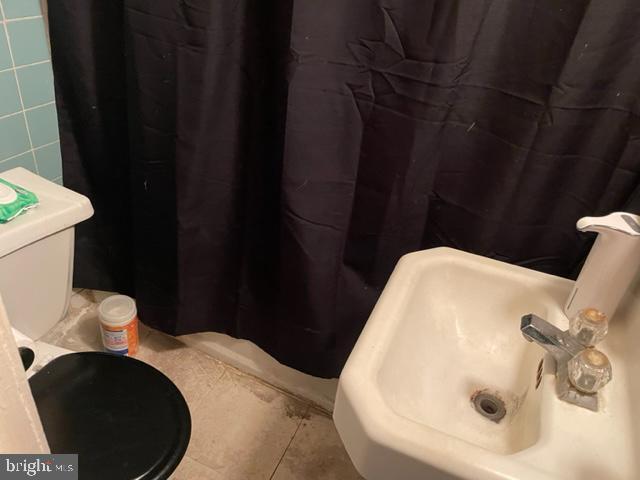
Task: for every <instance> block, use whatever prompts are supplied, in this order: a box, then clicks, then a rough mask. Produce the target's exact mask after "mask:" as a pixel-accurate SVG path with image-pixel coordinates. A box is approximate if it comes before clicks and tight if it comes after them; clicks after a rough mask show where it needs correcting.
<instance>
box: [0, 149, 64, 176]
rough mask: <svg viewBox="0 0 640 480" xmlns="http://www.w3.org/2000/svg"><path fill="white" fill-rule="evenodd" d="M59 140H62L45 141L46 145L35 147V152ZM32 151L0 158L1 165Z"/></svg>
mask: <svg viewBox="0 0 640 480" xmlns="http://www.w3.org/2000/svg"><path fill="white" fill-rule="evenodd" d="M59 142H60V140H54V141H53V142H49V143H45V144H44V145H40V146H39V147H35V148H34V149H33V151H34V152H35V151H36V150H40V149H42V148H45V147H50V146H51V145H55V144H56V143H59ZM30 152H31V150H25V151H24V152H20V153H16V154H15V155H11V156H10V157H7V158H3V159H2V160H0V165H2V164H3V163H4V162H8V161H9V160H13V159H14V158H18V157H19V156H21V155H24V154H25V153H30ZM58 178H62V175H60V177H58Z"/></svg>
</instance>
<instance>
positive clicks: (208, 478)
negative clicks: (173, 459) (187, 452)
mask: <svg viewBox="0 0 640 480" xmlns="http://www.w3.org/2000/svg"><path fill="white" fill-rule="evenodd" d="M169 480H224V479H223V478H222V477H221V476H220V475H218V474H217V473H216V472H215V471H214V470H212V469H210V468H209V467H207V466H205V465H202V464H201V463H199V462H196V461H195V460H192V459H191V458H189V457H184V458H183V459H182V461H181V462H180V465H178V468H177V469H176V470H175V471H174V472H173V474H172V475H171V476H170V477H169Z"/></svg>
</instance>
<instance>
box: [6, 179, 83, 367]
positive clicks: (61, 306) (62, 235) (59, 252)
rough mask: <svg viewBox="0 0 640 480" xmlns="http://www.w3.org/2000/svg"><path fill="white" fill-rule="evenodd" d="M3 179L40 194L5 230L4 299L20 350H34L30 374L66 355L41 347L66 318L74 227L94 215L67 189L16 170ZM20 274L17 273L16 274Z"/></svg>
mask: <svg viewBox="0 0 640 480" xmlns="http://www.w3.org/2000/svg"><path fill="white" fill-rule="evenodd" d="M0 178H3V179H4V180H7V181H9V182H11V183H14V184H16V185H19V186H21V187H24V188H26V189H27V190H30V191H32V192H33V193H35V194H36V195H37V197H38V199H39V200H40V204H39V205H38V206H37V207H36V208H33V209H31V210H29V211H28V212H26V213H25V214H23V215H20V216H18V217H16V218H15V219H13V220H11V221H10V222H8V223H5V224H0V295H2V300H3V302H4V305H5V308H6V310H7V314H8V316H9V320H10V321H11V324H12V326H13V328H14V336H15V337H16V342H17V344H18V346H26V347H29V348H31V349H32V350H34V352H35V355H36V358H35V361H34V364H33V366H32V367H31V368H30V369H29V370H28V371H27V374H28V375H30V374H32V373H34V372H35V371H36V370H37V369H38V368H39V367H41V366H42V365H44V364H45V363H47V362H48V361H50V360H51V359H53V358H55V357H56V356H59V355H61V354H64V353H67V351H66V350H64V349H60V348H58V347H55V346H53V345H46V344H43V343H42V342H36V341H37V340H38V339H39V338H40V337H42V336H43V335H44V334H45V333H47V332H48V331H49V330H51V328H53V326H54V325H55V324H56V323H57V322H59V321H60V320H62V318H63V317H64V316H65V314H66V312H67V307H68V305H69V299H70V297H71V286H72V283H71V282H72V279H73V246H74V226H75V225H76V224H77V223H80V222H82V221H83V220H86V219H88V218H89V217H91V216H92V215H93V207H92V206H91V202H90V201H89V199H88V198H87V197H85V196H84V195H80V194H78V193H76V192H73V191H71V190H69V189H67V188H64V187H62V186H60V185H57V184H55V183H53V182H50V181H48V180H45V179H44V178H42V177H40V176H38V175H36V174H34V173H31V172H30V171H29V170H26V169H24V168H14V169H11V170H7V171H5V172H2V173H0ZM16 272H18V273H16Z"/></svg>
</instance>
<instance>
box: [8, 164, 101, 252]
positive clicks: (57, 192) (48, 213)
mask: <svg viewBox="0 0 640 480" xmlns="http://www.w3.org/2000/svg"><path fill="white" fill-rule="evenodd" d="M0 178H2V179H4V180H7V181H8V182H11V183H14V184H16V185H19V186H21V187H24V188H26V189H27V190H31V191H32V192H33V193H35V194H36V195H37V196H38V199H39V200H40V204H39V205H38V206H37V207H36V208H32V209H31V210H29V211H27V212H26V213H24V214H23V215H20V216H18V217H16V218H14V219H13V220H11V221H10V222H8V223H5V224H0V258H1V257H4V256H5V255H8V254H10V253H12V252H14V251H16V250H18V249H19V248H22V247H24V246H25V245H29V244H30V243H33V242H35V241H37V240H40V239H42V238H44V237H47V236H49V235H52V234H54V233H57V232H59V231H61V230H64V229H66V228H69V227H72V226H74V225H75V224H76V223H80V222H82V221H83V220H86V219H87V218H89V217H91V215H93V207H92V206H91V202H90V201H89V199H88V198H87V197H85V196H84V195H80V194H79V193H76V192H74V191H72V190H69V189H68V188H65V187H63V186H61V185H58V184H56V183H53V182H50V181H49V180H46V179H44V178H42V177H40V176H38V175H36V174H35V173H32V172H30V171H29V170H27V169H26V168H22V167H18V168H12V169H11V170H7V171H5V172H2V173H0Z"/></svg>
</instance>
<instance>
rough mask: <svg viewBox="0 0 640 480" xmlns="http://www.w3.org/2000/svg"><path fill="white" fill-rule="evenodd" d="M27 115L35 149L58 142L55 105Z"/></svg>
mask: <svg viewBox="0 0 640 480" xmlns="http://www.w3.org/2000/svg"><path fill="white" fill-rule="evenodd" d="M26 113H27V123H28V124H29V133H30V134H31V143H33V146H34V147H39V146H40V145H44V144H46V143H51V142H55V141H56V140H58V116H57V114H56V107H55V105H47V106H46V107H38V108H34V109H33V110H27V112H26Z"/></svg>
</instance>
